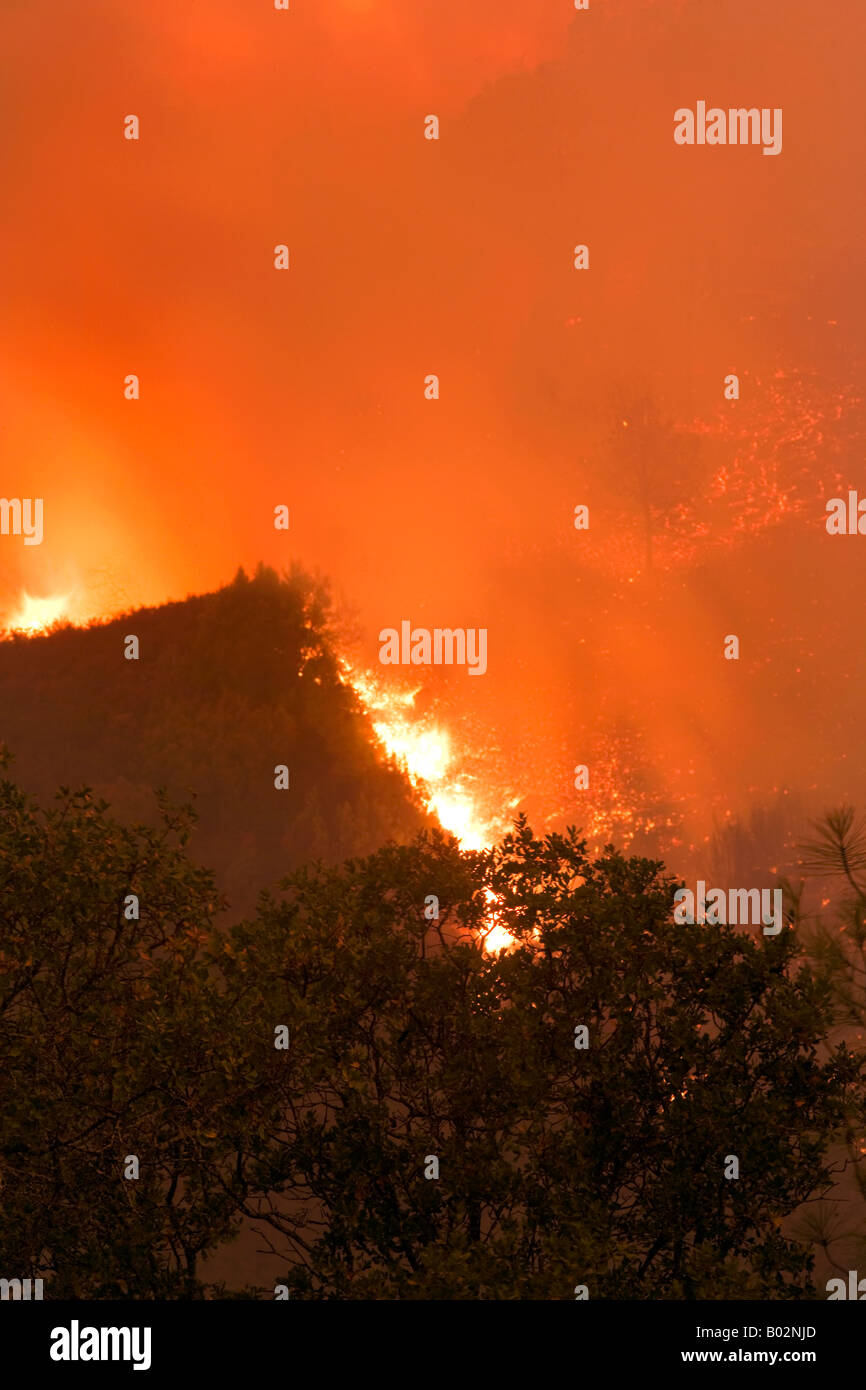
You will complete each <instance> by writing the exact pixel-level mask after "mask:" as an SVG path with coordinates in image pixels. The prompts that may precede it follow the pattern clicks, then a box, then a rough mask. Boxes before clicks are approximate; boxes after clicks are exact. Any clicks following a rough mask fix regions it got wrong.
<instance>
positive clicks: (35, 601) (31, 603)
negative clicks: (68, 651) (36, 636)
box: [9, 591, 70, 633]
mask: <svg viewBox="0 0 866 1390" xmlns="http://www.w3.org/2000/svg"><path fill="white" fill-rule="evenodd" d="M69 598H70V595H69V594H55V595H53V596H52V597H50V598H33V597H32V596H31V595H30V594H28V593H27V592H26V591H25V592H24V593H22V595H21V607H20V608H19V610H18V612H17V613H16V614H15V616H14V618H12V619H11V620H10V623H9V628H10V630H11V631H13V632H31V633H35V632H46V631H47V630H48V628H50V627H51V626H52V624H53V623H56V622H58V621H59V620H60V619H61V618H63V617H64V616H66V611H67V607H68V604H69Z"/></svg>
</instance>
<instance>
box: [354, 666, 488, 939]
mask: <svg viewBox="0 0 866 1390" xmlns="http://www.w3.org/2000/svg"><path fill="white" fill-rule="evenodd" d="M343 671H344V674H345V676H346V679H347V680H348V682H349V684H351V686H352V687H353V689H354V690H355V692H356V694H357V695H358V698H359V699H360V701H361V703H362V705H363V706H364V709H365V710H366V712H367V714H368V715H369V717H370V720H371V722H372V724H373V729H374V732H375V734H376V737H377V738H378V739H379V742H380V743H381V744H382V746H383V747H384V748H385V750H386V751H387V752H388V753H389V754H390V755H391V757H393V758H396V759H397V761H398V762H400V763H402V765H403V767H404V768H405V771H406V774H407V776H408V778H409V780H410V782H411V783H412V785H413V786H414V787H417V786H419V785H420V787H421V790H422V793H423V794H425V800H426V806H427V810H428V811H429V812H430V813H431V814H432V815H434V816H436V818H437V820H438V821H439V823H440V825H441V826H443V828H444V829H445V830H449V831H450V832H451V834H452V835H453V836H454V837H455V838H456V840H457V842H458V844H459V845H460V848H461V849H466V850H481V849H489V847H490V846H491V845H492V844H493V843H494V841H495V840H496V838H497V833H498V831H499V830H500V829H501V827H500V826H499V825H498V823H497V822H496V821H493V820H488V819H485V818H484V816H483V815H482V814H481V812H480V810H479V808H478V806H477V803H476V800H475V798H474V797H473V796H472V793H471V792H470V791H469V790H468V789H467V787H466V786H465V785H464V783H463V782H462V781H461V777H460V773H459V770H458V768H457V766H456V764H457V758H456V755H455V752H454V747H453V741H452V739H451V737H450V735H449V733H448V731H447V729H443V728H442V727H441V725H440V724H438V723H437V722H436V720H435V719H434V718H433V717H431V716H424V715H419V714H417V713H416V712H415V710H414V703H415V696H416V695H417V694H418V690H417V689H416V690H412V691H407V690H388V689H386V688H385V687H384V686H383V685H382V684H381V683H380V682H379V681H377V680H376V678H375V677H374V676H373V675H372V674H371V673H370V672H369V671H367V672H359V671H355V670H354V669H353V668H352V667H351V666H350V665H349V663H348V662H346V661H344V662H343ZM419 688H420V687H419ZM488 898H489V900H490V901H491V904H493V903H495V897H494V895H493V894H491V893H490V892H489V891H488ZM495 915H496V914H495V910H494V909H492V910H491V914H490V928H489V930H488V931H487V932H486V933H485V938H484V944H485V949H486V950H488V951H501V950H505V949H507V948H508V947H510V946H513V945H514V938H513V936H512V935H511V934H510V932H508V931H506V929H505V928H504V927H503V926H500V925H498V924H497V923H496V920H495Z"/></svg>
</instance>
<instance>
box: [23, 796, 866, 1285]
mask: <svg viewBox="0 0 866 1390" xmlns="http://www.w3.org/2000/svg"><path fill="white" fill-rule="evenodd" d="M189 829H190V817H189V813H188V812H187V811H184V810H173V809H172V808H171V807H169V806H168V805H164V806H163V811H162V822H161V825H160V826H159V827H157V828H154V827H152V826H151V827H144V826H134V827H122V826H120V825H118V824H117V823H116V822H115V821H114V820H113V819H112V818H111V816H110V815H109V813H108V808H107V807H106V806H105V804H104V803H101V802H99V801H97V800H95V799H94V798H93V797H92V796H91V795H89V794H88V793H84V792H78V793H71V792H69V791H63V792H62V793H61V795H60V797H59V800H58V802H57V804H56V806H55V807H53V808H52V809H50V810H48V811H41V810H40V809H39V808H38V807H37V806H36V805H35V804H34V803H33V802H31V801H30V800H29V799H28V798H27V797H26V796H25V795H24V794H23V793H22V792H21V791H20V789H19V788H18V787H17V786H15V784H14V783H13V782H12V781H11V780H9V779H8V778H7V779H6V780H4V781H3V782H2V784H0V904H2V907H0V914H2V955H0V1046H2V1049H3V1055H4V1063H5V1065H4V1069H3V1073H2V1081H0V1088H2V1120H0V1181H2V1186H0V1215H2V1222H0V1260H2V1265H3V1267H4V1268H6V1269H14V1270H15V1271H16V1273H18V1274H19V1275H20V1277H26V1276H27V1275H28V1274H32V1275H43V1276H47V1277H48V1278H49V1281H50V1288H51V1291H52V1293H53V1294H55V1295H57V1294H58V1293H65V1294H67V1295H70V1296H79V1297H81V1296H84V1297H97V1298H99V1297H111V1296H132V1297H139V1298H148V1297H151V1298H153V1297H158V1298H166V1297H197V1296H202V1295H204V1294H205V1293H206V1292H207V1289H206V1284H205V1281H204V1279H203V1275H202V1266H201V1256H202V1255H203V1254H206V1253H208V1252H212V1251H213V1250H215V1249H217V1248H219V1247H220V1246H221V1245H222V1244H223V1243H224V1242H225V1241H226V1240H228V1239H230V1237H231V1235H232V1234H233V1232H235V1231H236V1230H237V1228H238V1225H239V1223H241V1222H242V1221H247V1222H249V1221H254V1222H255V1225H256V1228H257V1229H258V1230H260V1231H262V1232H263V1233H264V1234H265V1236H266V1237H267V1238H268V1239H269V1241H270V1243H271V1245H272V1248H273V1250H274V1255H275V1265H274V1268H275V1276H274V1277H275V1279H281V1280H282V1281H283V1282H285V1283H286V1284H287V1285H288V1287H289V1288H290V1289H291V1290H292V1292H293V1294H294V1295H295V1296H303V1297H312V1298H398V1299H411V1298H461V1297H462V1298H470V1299H502V1298H505V1299H511V1298H545V1299H551V1298H553V1299H558V1298H573V1297H574V1296H575V1289H578V1288H580V1287H581V1286H584V1287H585V1288H586V1291H587V1293H588V1296H589V1297H591V1298H605V1297H619V1298H652V1299H657V1298H719V1297H749V1296H755V1297H760V1298H786V1297H802V1296H803V1295H804V1294H808V1292H809V1291H810V1289H811V1283H810V1270H811V1260H812V1255H811V1252H810V1250H809V1249H808V1247H806V1246H804V1245H803V1244H801V1243H798V1242H797V1241H796V1240H794V1239H792V1238H790V1236H788V1235H785V1234H783V1232H782V1229H781V1227H782V1223H783V1221H784V1219H785V1217H786V1216H788V1215H789V1214H790V1213H791V1212H792V1211H793V1210H794V1209H796V1208H797V1207H798V1206H800V1204H802V1203H804V1202H806V1201H807V1200H809V1199H814V1198H815V1197H816V1196H820V1195H821V1194H822V1193H823V1192H824V1191H825V1190H826V1189H827V1187H828V1185H829V1180H828V1164H827V1159H826V1147H827V1142H828V1138H829V1136H830V1135H831V1134H832V1133H833V1131H834V1128H836V1127H838V1125H839V1123H840V1122H841V1118H842V1116H843V1115H844V1113H845V1111H846V1106H849V1105H850V1100H851V1092H852V1088H856V1086H857V1085H858V1084H859V1082H858V1077H859V1069H860V1063H859V1061H858V1059H857V1057H856V1056H855V1055H853V1054H852V1053H850V1052H849V1051H848V1050H847V1049H846V1048H845V1047H844V1046H838V1047H832V1048H828V1047H826V1046H824V1045H822V1039H823V1038H824V1037H825V1035H826V1032H827V1028H828V1025H829V1023H830V1020H831V1017H832V1011H833V996H832V989H831V987H830V983H829V981H827V980H826V979H823V978H821V977H820V975H818V974H816V973H814V972H813V971H812V970H811V969H810V968H809V966H808V965H806V964H805V963H804V962H803V961H802V960H800V959H799V958H798V955H797V952H798V944H797V938H796V934H795V933H794V932H792V931H785V932H783V933H781V934H780V936H778V937H777V938H764V937H762V936H758V937H752V936H749V935H748V934H746V933H743V932H740V931H737V930H735V929H733V928H730V927H715V928H709V927H706V926H699V925H675V924H674V922H673V917H672V910H671V909H672V901H673V892H674V889H675V887H676V886H677V885H676V883H675V882H674V880H672V879H670V878H669V877H666V876H665V874H664V870H663V866H662V865H660V864H659V863H656V862H653V861H649V860H645V859H640V858H624V857H622V856H621V855H619V854H618V853H616V852H615V851H614V850H613V849H612V848H609V849H608V850H607V851H606V852H605V853H604V854H603V855H602V856H601V857H600V858H598V859H596V860H591V859H590V858H588V856H587V853H586V848H585V845H584V844H583V842H581V840H580V839H579V838H578V836H577V834H576V832H575V831H573V830H571V831H569V832H568V833H567V834H565V835H556V834H551V835H547V836H545V837H543V838H537V837H536V836H535V835H534V834H533V833H532V831H531V829H530V827H529V825H528V824H527V823H526V821H525V820H519V821H518V822H517V824H516V825H515V828H514V831H513V832H512V833H511V834H510V835H508V836H507V837H506V838H505V839H504V840H503V842H502V843H501V844H500V845H499V846H497V847H496V848H495V849H494V850H492V851H490V852H489V853H485V854H468V853H463V852H461V851H460V849H459V848H458V846H457V844H456V842H455V841H454V840H453V839H451V838H450V837H448V836H446V835H445V834H444V833H442V832H438V831H423V832H421V834H420V835H419V836H418V837H417V838H416V839H415V840H414V841H413V842H412V843H410V844H407V845H396V844H389V845H386V846H384V847H383V848H382V849H380V850H378V851H377V852H375V853H374V854H372V855H369V856H367V857H365V858H361V859H355V860H350V861H347V862H346V863H344V864H343V865H342V866H339V867H336V866H327V865H324V864H321V863H318V864H312V865H308V866H306V867H305V868H303V869H300V870H298V871H296V872H295V873H294V874H292V875H290V876H289V878H288V879H286V880H285V882H284V883H283V885H282V886H281V889H280V891H279V892H278V893H275V894H272V895H266V896H264V897H263V898H262V900H261V902H260V906H259V910H258V911H257V912H256V913H255V914H254V915H251V916H250V917H249V918H248V919H247V920H245V921H243V922H241V923H239V924H237V925H236V926H234V927H233V928H231V929H230V930H226V929H225V928H220V927H218V926H217V925H215V918H216V914H217V911H218V906H219V904H218V897H217V893H216V890H215V887H214V881H213V877H212V875H210V874H209V873H208V872H206V871H205V870H202V869H200V868H198V867H197V866H195V865H194V864H192V863H191V862H190V861H189V858H188V856H187V849H186V840H187V837H188V835H189ZM130 895H134V896H135V897H136V898H137V899H138V902H139V905H140V912H139V916H138V918H135V917H132V918H130V917H129V916H128V913H129V911H130V904H129V898H130ZM434 899H438V917H435V916H434V915H433V913H434V910H435V906H436V904H435V901H434ZM495 924H499V925H503V926H505V927H506V928H507V930H508V931H509V932H510V933H512V935H513V938H514V946H513V947H512V948H511V949H509V950H506V951H503V952H499V953H493V952H491V951H489V950H485V949H484V936H485V932H487V931H489V929H490V928H491V927H492V926H493V925H495ZM285 1030H287V1032H286V1031H285ZM283 1043H287V1044H288V1045H287V1046H284V1045H282V1044H283ZM130 1156H135V1157H137V1159H138V1163H139V1175H138V1176H137V1177H136V1176H134V1175H133V1176H130V1172H129V1163H128V1160H129V1158H130ZM732 1158H733V1159H735V1160H736V1165H734V1166H736V1168H737V1169H738V1175H736V1176H735V1175H734V1174H733V1171H732V1164H731V1160H732ZM432 1160H435V1163H434V1162H432ZM217 1292H218V1293H220V1292H221V1293H225V1292H226V1290H225V1289H221V1290H217Z"/></svg>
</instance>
